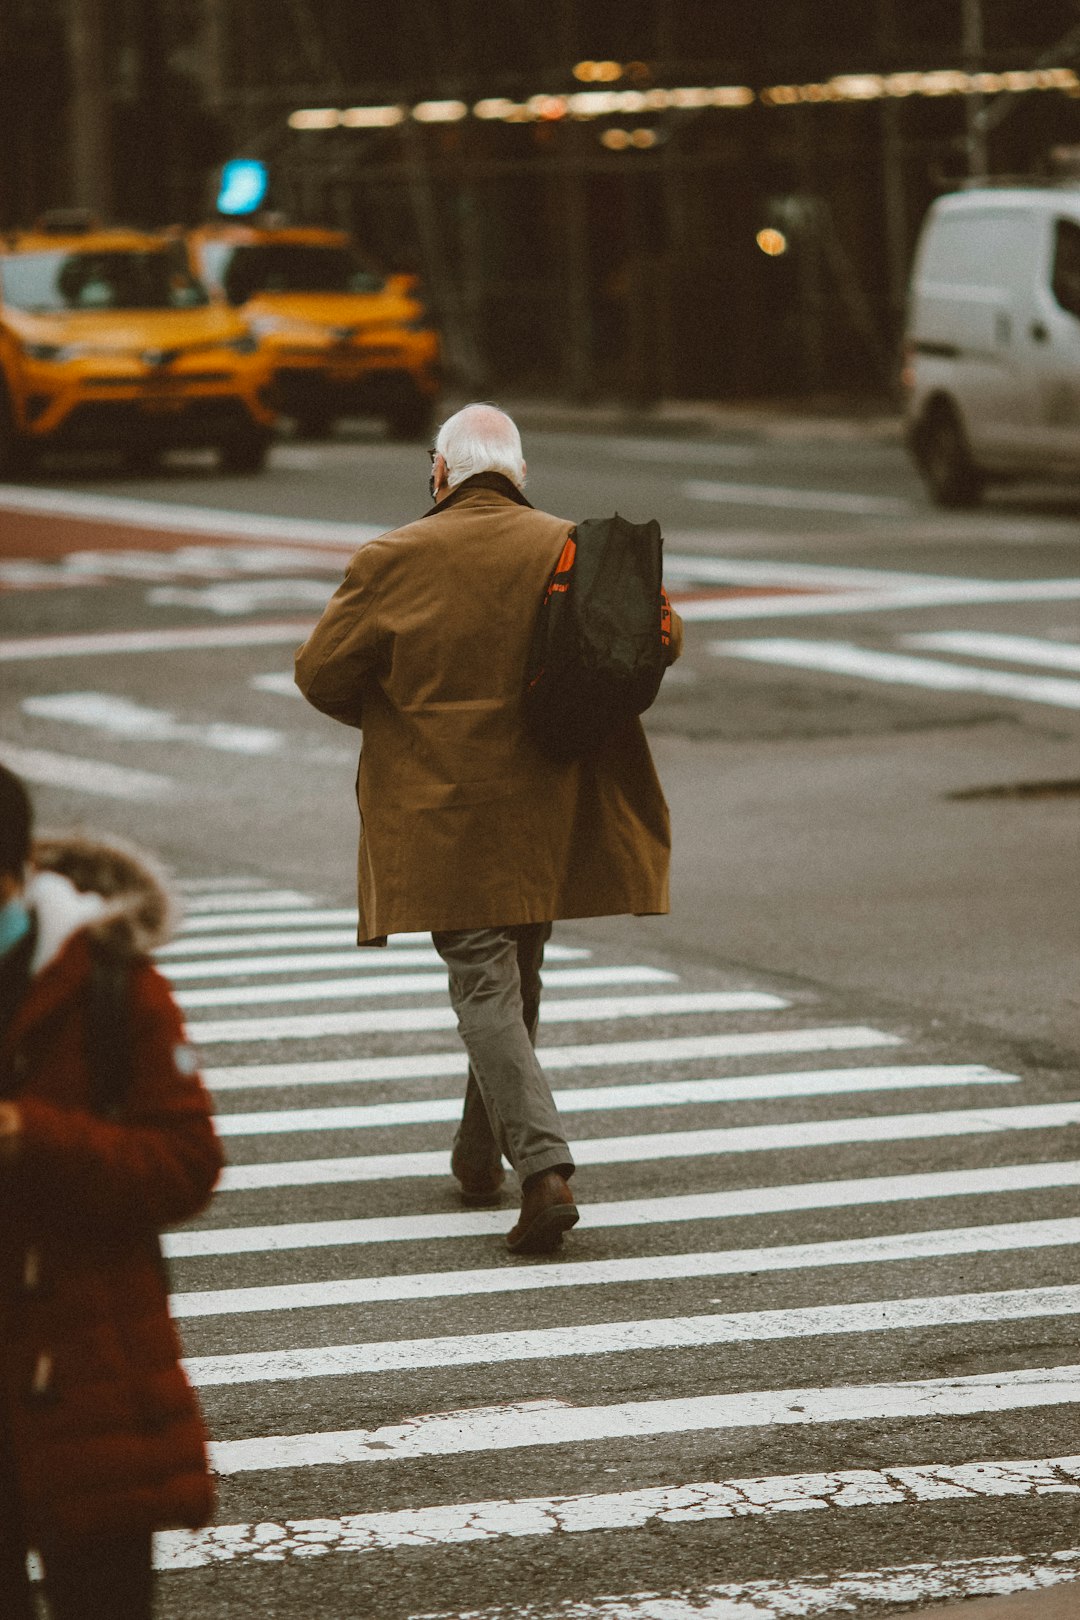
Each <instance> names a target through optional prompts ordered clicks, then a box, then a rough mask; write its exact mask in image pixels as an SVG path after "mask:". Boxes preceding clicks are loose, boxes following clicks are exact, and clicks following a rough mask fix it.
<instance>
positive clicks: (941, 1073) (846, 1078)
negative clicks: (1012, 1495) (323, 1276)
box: [214, 1063, 1020, 1136]
mask: <svg viewBox="0 0 1080 1620" xmlns="http://www.w3.org/2000/svg"><path fill="white" fill-rule="evenodd" d="M1019 1078H1020V1077H1019V1075H1015V1074H1001V1073H999V1072H998V1071H997V1070H995V1069H988V1068H986V1067H984V1066H983V1065H982V1064H980V1063H952V1064H931V1063H925V1064H906V1065H896V1066H892V1067H887V1066H884V1065H883V1066H881V1067H879V1068H873V1069H856V1068H851V1069H806V1070H801V1071H797V1072H790V1071H784V1072H783V1073H779V1074H754V1075H732V1076H731V1077H729V1078H727V1079H723V1080H668V1081H663V1080H652V1081H649V1082H648V1083H647V1084H645V1085H636V1086H589V1087H583V1088H578V1089H577V1090H574V1091H556V1092H555V1094H554V1095H555V1104H556V1107H558V1108H559V1110H560V1111H561V1112H562V1113H566V1114H580V1113H596V1112H598V1111H600V1110H603V1109H611V1110H613V1111H616V1112H617V1111H619V1110H622V1109H628V1108H682V1107H687V1106H691V1105H694V1104H698V1105H701V1104H706V1103H732V1102H747V1101H759V1100H765V1099H769V1100H774V1099H776V1098H778V1097H842V1096H849V1095H852V1094H855V1093H859V1092H871V1091H909V1090H910V1091H915V1090H920V1089H929V1088H931V1087H938V1086H941V1087H950V1088H952V1087H956V1086H1006V1085H1015V1084H1017V1082H1018V1081H1019ZM460 1115H461V1098H460V1097H431V1098H426V1099H425V1100H424V1101H423V1102H396V1103H369V1104H366V1105H363V1106H356V1107H352V1108H286V1109H280V1110H277V1111H274V1110H270V1109H251V1110H249V1111H248V1112H247V1113H242V1114H218V1115H217V1117H216V1119H215V1121H214V1123H215V1125H216V1126H217V1130H218V1135H219V1136H269V1135H280V1134H281V1133H283V1132H290V1131H353V1130H374V1129H382V1128H383V1127H386V1126H389V1125H434V1124H438V1123H439V1122H441V1121H448V1120H456V1119H458V1118H459V1117H460Z"/></svg>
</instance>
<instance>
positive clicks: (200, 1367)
mask: <svg viewBox="0 0 1080 1620" xmlns="http://www.w3.org/2000/svg"><path fill="white" fill-rule="evenodd" d="M1077 1315H1080V1288H1078V1287H1075V1286H1072V1287H1061V1288H1015V1289H1007V1290H1003V1291H1001V1292H999V1293H976V1294H938V1295H932V1296H930V1297H928V1298H922V1299H879V1300H867V1301H860V1302H859V1303H858V1304H853V1305H810V1306H803V1307H800V1308H798V1309H795V1310H772V1311H734V1312H731V1313H729V1314H727V1315H721V1314H716V1315H707V1314H706V1315H700V1316H670V1317H647V1318H645V1319H644V1320H642V1321H633V1322H600V1323H588V1324H584V1325H578V1326H576V1327H556V1328H541V1327H536V1328H525V1329H523V1330H518V1331H514V1332H510V1333H464V1334H447V1335H443V1336H441V1337H437V1338H431V1339H387V1340H384V1341H382V1342H381V1343H373V1344H356V1343H350V1344H330V1345H318V1346H314V1347H312V1348H310V1349H303V1350H255V1351H248V1352H241V1353H239V1354H230V1355H215V1356H190V1357H188V1359H187V1360H186V1362H185V1363H184V1365H185V1368H186V1371H187V1374H188V1377H189V1378H190V1379H191V1380H192V1382H193V1383H195V1384H198V1385H199V1386H200V1387H201V1388H204V1389H205V1388H209V1387H211V1386H212V1385H221V1384H273V1383H285V1382H292V1381H296V1380H300V1379H306V1378H351V1377H362V1376H370V1375H374V1374H379V1373H389V1372H415V1371H419V1370H421V1369H431V1368H436V1367H438V1368H446V1367H487V1366H498V1365H500V1364H504V1363H507V1362H516V1361H544V1360H548V1359H560V1358H567V1357H577V1356H612V1355H627V1354H634V1353H636V1352H643V1353H648V1352H649V1351H657V1350H696V1349H702V1348H704V1347H706V1346H712V1345H720V1344H761V1343H769V1342H775V1341H777V1340H791V1339H808V1338H818V1337H823V1336H826V1335H829V1334H848V1333H862V1334H866V1333H903V1332H912V1333H918V1332H922V1331H925V1330H926V1329H928V1328H943V1327H957V1326H960V1325H968V1324H971V1323H975V1322H980V1323H986V1324H989V1323H994V1322H1032V1321H1036V1320H1038V1319H1039V1318H1042V1317H1050V1316H1062V1317H1069V1316H1077Z"/></svg>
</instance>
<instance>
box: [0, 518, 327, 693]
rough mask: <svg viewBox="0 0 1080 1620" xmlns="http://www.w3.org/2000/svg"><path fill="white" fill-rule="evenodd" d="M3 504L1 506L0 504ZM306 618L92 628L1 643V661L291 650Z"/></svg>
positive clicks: (306, 631)
mask: <svg viewBox="0 0 1080 1620" xmlns="http://www.w3.org/2000/svg"><path fill="white" fill-rule="evenodd" d="M0 504H2V503H0ZM311 627H312V621H311V620H310V619H300V620H289V621H288V622H286V621H285V620H283V619H278V620H276V621H275V622H274V623H273V624H228V625H211V626H209V627H208V628H205V629H204V628H200V629H182V630H166V629H162V630H96V631H91V632H89V633H86V634H73V635H69V636H15V637H12V638H8V639H4V640H0V663H13V662H19V661H22V660H26V659H30V660H40V661H42V662H49V663H51V662H52V660H53V659H54V658H98V657H110V658H112V657H115V656H116V655H117V654H118V653H164V652H209V651H215V650H217V649H219V648H223V647H274V646H278V645H279V644H282V643H284V644H287V645H289V646H295V645H296V643H297V642H299V641H303V640H304V639H305V638H306V637H307V636H308V635H310V633H311Z"/></svg>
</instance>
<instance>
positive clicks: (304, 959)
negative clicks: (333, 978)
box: [162, 944, 676, 984]
mask: <svg viewBox="0 0 1080 1620" xmlns="http://www.w3.org/2000/svg"><path fill="white" fill-rule="evenodd" d="M591 955H592V952H591V951H585V950H577V949H575V948H574V947H573V946H570V945H549V946H548V947H547V948H546V949H545V951H544V958H545V960H546V961H552V962H580V961H583V960H584V959H585V958H586V957H589V956H591ZM442 966H443V960H442V957H441V956H440V955H439V953H438V951H437V950H435V949H434V947H433V946H428V947H427V949H424V947H422V946H413V947H411V948H408V949H402V950H398V951H394V952H393V953H390V952H388V951H362V950H358V949H357V947H356V945H355V944H354V945H353V946H352V948H351V949H350V950H344V951H323V952H314V951H313V952H307V953H304V954H303V955H300V954H296V955H286V954H282V955H280V956H274V955H263V956H240V957H236V956H223V957H217V958H211V959H210V960H209V961H201V960H196V961H192V962H172V961H167V962H165V963H164V964H163V966H162V971H163V972H164V974H165V977H166V978H167V979H169V981H170V982H171V983H172V984H179V983H181V982H182V981H184V980H186V979H246V978H255V977H258V976H259V975H262V974H270V973H303V972H305V971H306V972H313V971H317V972H320V973H321V972H336V971H337V969H339V968H349V969H351V970H352V971H353V972H354V973H355V972H356V971H357V969H358V968H359V969H363V970H370V969H372V968H375V969H379V968H388V967H389V968H403V967H408V968H420V967H442ZM548 977H550V976H548ZM668 977H669V978H675V977H676V975H675V974H670V975H668ZM443 979H444V981H445V969H444V971H443ZM618 982H619V981H618V980H614V979H613V980H612V981H611V983H613V984H617V983H618Z"/></svg>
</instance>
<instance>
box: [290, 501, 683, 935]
mask: <svg viewBox="0 0 1080 1620" xmlns="http://www.w3.org/2000/svg"><path fill="white" fill-rule="evenodd" d="M571 527H572V525H571V524H570V523H568V522H567V521H566V520H565V519H562V518H556V517H550V516H549V515H548V514H546V513H544V512H537V511H534V510H533V508H532V507H531V506H530V505H529V504H528V502H527V501H526V500H525V498H524V496H522V495H521V494H520V493H519V492H518V491H517V490H516V489H515V488H514V486H513V484H511V483H510V481H509V480H508V479H505V478H503V477H501V475H499V474H494V473H481V474H478V475H477V476H475V477H473V478H470V479H467V480H465V482H464V483H462V484H460V485H459V486H458V487H457V488H456V489H455V490H454V491H453V492H452V494H451V495H449V496H447V497H446V498H445V499H444V500H443V501H442V502H440V504H439V505H438V506H436V507H433V508H432V510H431V511H430V512H428V513H426V514H425V515H424V516H423V517H422V518H421V519H420V520H419V521H417V522H415V523H410V524H408V525H407V526H406V527H405V528H402V529H397V530H395V531H394V532H393V533H391V534H387V535H384V536H382V537H381V538H379V539H378V540H373V541H371V542H369V543H368V544H367V545H365V546H363V547H362V548H361V550H360V551H358V552H357V554H356V556H355V557H354V558H353V560H352V562H351V563H350V565H349V569H348V572H347V573H346V576H345V579H344V581H343V583H342V585H341V587H340V589H339V590H338V591H337V592H336V594H335V595H334V596H333V597H332V599H331V601H330V603H329V604H328V606H327V608H326V611H325V612H324V614H323V616H322V618H321V619H320V621H319V623H318V624H317V625H316V627H315V629H314V631H313V632H312V634H311V636H310V637H309V639H308V640H307V642H305V644H304V645H303V646H302V647H301V648H300V650H299V651H298V653H297V655H296V683H297V685H298V686H299V688H300V690H301V692H302V693H303V694H304V696H305V697H306V698H307V699H308V701H309V703H312V704H314V706H315V707H316V708H317V709H321V710H322V711H323V713H324V714H328V715H331V716H333V718H334V719H335V720H340V721H342V722H343V723H344V724H345V725H351V726H361V727H362V728H363V733H364V735H363V751H362V753H361V757H360V769H359V774H358V777H357V796H358V800H359V806H360V855H359V906H360V924H359V936H358V938H359V943H360V944H362V945H364V944H367V945H371V944H381V943H383V942H384V940H385V938H386V935H387V934H391V933H401V932H407V931H409V932H411V931H414V930H415V931H425V932H427V931H435V930H450V929H469V928H495V927H506V926H509V925H511V924H514V923H529V922H548V921H553V920H555V919H557V918H560V917H595V916H605V915H612V914H615V913H618V912H634V913H638V914H644V913H654V912H666V911H667V909H668V861H669V852H670V843H671V840H670V829H669V822H668V809H667V805H666V803H665V802H664V796H663V794H662V792H661V790H660V784H659V782H658V780H657V776H656V772H655V769H654V767H653V762H652V758H651V756H650V754H649V748H648V744H647V743H646V741H645V734H644V732H643V731H642V728H641V724H640V722H639V721H637V720H634V721H633V722H631V723H630V724H628V725H626V726H625V727H624V728H622V729H621V730H620V731H619V732H618V734H617V735H613V736H611V737H610V738H609V739H608V741H607V743H606V744H605V745H604V746H603V748H602V750H601V751H600V752H599V753H598V754H597V755H596V756H595V757H593V758H590V759H585V760H580V761H578V760H575V761H571V762H569V763H560V762H555V761H553V760H550V759H548V758H547V757H546V756H545V755H544V754H542V753H541V752H540V751H539V750H538V749H537V748H536V746H535V745H534V744H533V742H532V741H531V739H530V737H529V736H528V735H527V733H526V731H525V729H524V726H523V721H522V707H521V689H522V684H523V679H524V670H525V659H526V654H527V651H528V645H529V639H530V636H531V633H532V627H533V622H534V619H535V617H536V611H537V607H538V605H539V603H540V600H541V597H542V595H543V592H544V589H545V586H546V584H547V580H548V577H549V575H550V574H551V572H552V569H553V568H554V566H555V563H556V561H557V560H558V557H559V553H560V552H561V550H562V548H563V544H564V542H565V540H566V537H567V534H568V533H569V531H570V528H571ZM672 620H673V623H672V646H673V648H674V650H675V653H676V655H677V654H678V651H679V649H680V648H681V641H682V626H681V623H680V622H679V620H678V616H677V615H674V614H673V615H672Z"/></svg>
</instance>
